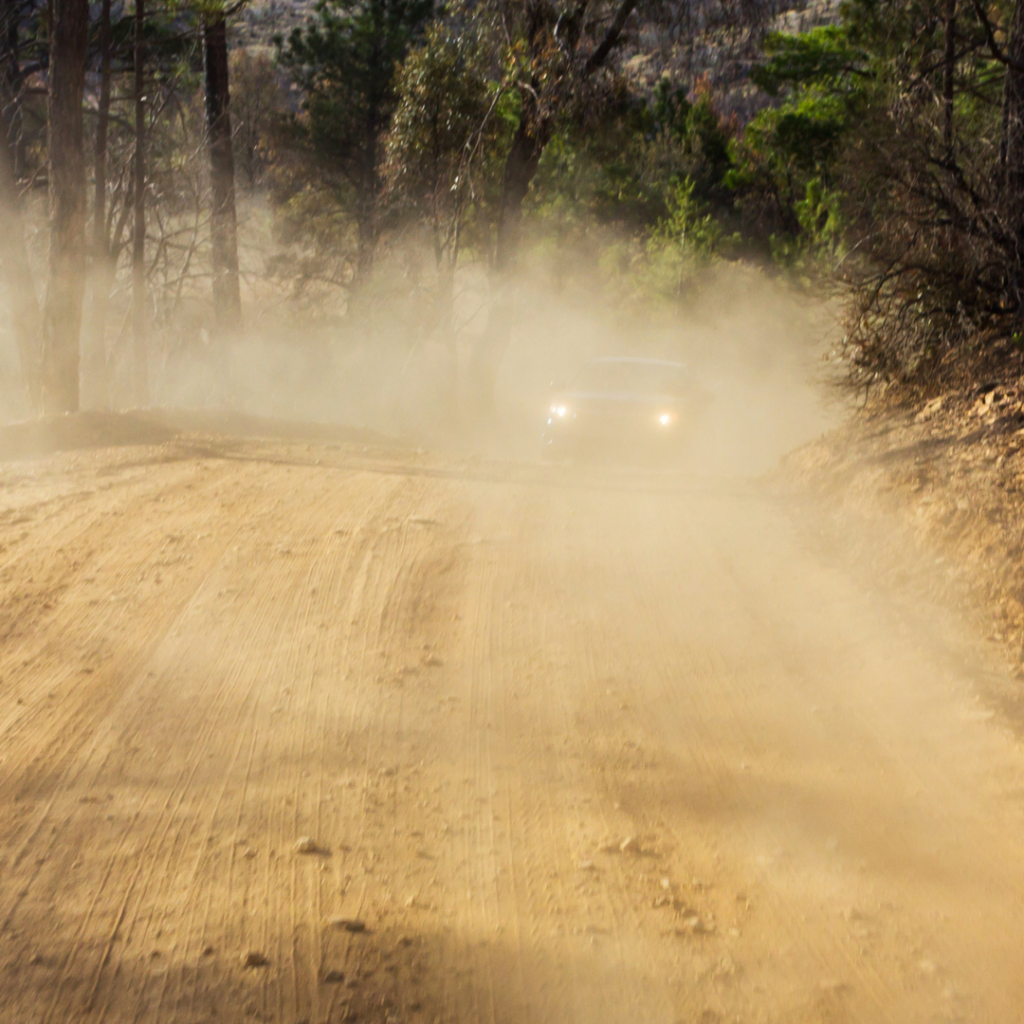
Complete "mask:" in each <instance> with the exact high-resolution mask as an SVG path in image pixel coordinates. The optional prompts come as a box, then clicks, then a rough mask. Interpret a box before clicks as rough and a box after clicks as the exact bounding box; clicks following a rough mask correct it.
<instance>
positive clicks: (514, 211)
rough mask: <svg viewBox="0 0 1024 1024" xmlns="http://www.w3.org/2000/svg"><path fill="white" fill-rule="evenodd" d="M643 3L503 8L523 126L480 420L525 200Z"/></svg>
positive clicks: (588, 0)
mask: <svg viewBox="0 0 1024 1024" xmlns="http://www.w3.org/2000/svg"><path fill="white" fill-rule="evenodd" d="M637 2H638V0H612V2H607V0H575V2H574V3H571V4H570V3H555V2H550V0H525V2H523V3H518V2H514V0H512V2H508V3H506V4H504V5H503V7H502V8H501V21H502V28H503V34H504V35H505V36H506V38H508V39H511V40H513V46H512V53H513V56H514V59H515V65H514V70H513V73H512V83H511V87H512V88H513V89H514V90H515V92H516V94H517V96H518V100H519V121H518V125H517V127H516V130H515V133H514V135H513V136H512V142H511V145H510V146H509V150H508V154H507V155H506V157H505V168H504V174H503V179H502V187H501V198H500V205H499V209H498V224H497V237H496V240H495V248H494V265H493V270H494V273H495V287H494V292H495V297H494V300H493V302H492V304H491V309H490V312H489V314H488V319H487V326H486V327H485V329H484V331H483V334H482V335H481V337H480V339H479V341H478V342H477V344H476V346H475V347H474V350H473V358H472V364H471V376H472V381H473V391H474V401H475V405H476V408H477V411H478V413H480V414H482V415H487V414H488V413H489V412H490V411H491V409H492V406H493V401H494V385H495V381H496V378H497V372H498V366H499V364H500V362H501V359H502V357H503V356H504V354H505V350H506V348H507V347H508V343H509V340H510V338H511V330H512V320H513V305H514V303H513V301H512V296H511V294H510V293H509V291H508V281H507V277H508V275H509V273H510V272H511V271H512V269H513V268H514V266H515V262H516V257H517V255H518V252H519V240H520V227H521V223H522V212H523V200H524V199H525V198H526V194H527V191H528V190H529V187H530V183H531V182H532V181H533V179H534V177H535V176H536V174H537V169H538V167H539V166H540V160H541V156H542V155H543V153H544V148H545V147H546V146H547V144H548V142H549V141H550V140H551V136H552V134H553V132H554V130H555V126H556V124H557V122H558V119H559V118H560V117H565V116H566V115H567V114H569V115H570V116H571V114H572V113H576V114H577V116H579V113H580V111H581V108H583V107H585V106H586V103H587V99H588V97H587V92H588V91H590V90H591V89H592V88H593V87H592V85H591V82H592V80H593V79H594V78H595V76H596V75H597V74H598V72H600V71H602V70H603V69H604V68H605V67H606V66H607V64H608V61H609V58H610V57H611V56H612V54H613V53H614V52H615V51H616V49H617V48H618V47H619V45H620V44H621V42H622V39H623V33H624V32H625V29H626V23H627V21H628V20H629V18H630V15H631V14H632V13H633V11H634V9H635V8H636V5H637ZM573 108H575V110H574V109H573Z"/></svg>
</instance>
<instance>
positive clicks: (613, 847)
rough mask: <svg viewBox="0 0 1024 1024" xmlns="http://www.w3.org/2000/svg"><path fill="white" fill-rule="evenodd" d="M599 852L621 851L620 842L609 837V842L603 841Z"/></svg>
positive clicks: (598, 849)
mask: <svg viewBox="0 0 1024 1024" xmlns="http://www.w3.org/2000/svg"><path fill="white" fill-rule="evenodd" d="M597 852H598V853H618V852H619V844H618V843H617V842H614V841H612V840H610V839H609V840H608V842H606V843H602V844H601V845H600V846H599V847H598V848H597Z"/></svg>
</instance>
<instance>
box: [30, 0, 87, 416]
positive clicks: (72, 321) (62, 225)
mask: <svg viewBox="0 0 1024 1024" xmlns="http://www.w3.org/2000/svg"><path fill="white" fill-rule="evenodd" d="M88 37H89V4H88V0H53V21H52V29H51V43H50V69H49V71H50V75H49V77H50V89H49V107H48V115H49V130H48V153H49V173H50V249H49V259H48V266H47V272H48V273H47V283H46V299H45V304H44V309H43V327H42V373H41V379H42V389H41V390H42V406H43V410H44V412H48V413H67V412H77V410H78V404H79V394H78V372H79V351H78V349H79V335H80V332H81V326H82V296H83V293H84V290H85V271H86V258H87V252H88V250H87V245H86V237H85V219H86V196H85V151H84V147H83V126H82V98H83V93H84V90H85V58H86V49H87V46H88Z"/></svg>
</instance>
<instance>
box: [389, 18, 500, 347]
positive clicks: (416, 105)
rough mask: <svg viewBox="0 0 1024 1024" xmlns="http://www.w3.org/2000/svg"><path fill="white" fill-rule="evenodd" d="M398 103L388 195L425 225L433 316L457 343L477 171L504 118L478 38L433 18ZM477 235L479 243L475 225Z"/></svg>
mask: <svg viewBox="0 0 1024 1024" xmlns="http://www.w3.org/2000/svg"><path fill="white" fill-rule="evenodd" d="M396 92H397V94H398V103H397V106H396V109H395V112H394V115H393V117H392V120H391V129H390V131H389V133H388V135H387V138H386V147H385V149H386V160H385V175H386V179H387V183H388V188H389V192H390V195H391V196H392V197H393V198H395V199H398V200H399V201H400V202H402V203H404V204H405V206H406V207H407V209H409V210H411V211H414V212H415V213H416V214H418V215H419V216H420V217H422V218H423V219H424V220H425V222H426V225H427V229H428V232H429V236H430V243H431V249H432V252H433V256H434V265H435V269H436V272H437V279H438V295H437V308H436V324H437V327H438V330H439V332H440V333H441V335H442V337H443V338H444V339H445V341H446V343H448V344H454V323H453V288H454V280H455V271H456V268H457V266H458V262H459V256H460V254H461V252H462V250H463V247H464V244H465V230H466V219H467V216H468V215H469V214H471V213H476V215H477V217H478V219H479V217H480V215H481V212H482V211H481V201H482V199H483V198H484V196H483V182H482V180H481V178H482V176H483V175H485V174H487V173H488V172H492V171H493V169H494V167H495V164H496V157H497V155H498V154H497V145H498V143H499V140H501V139H502V135H503V134H504V133H503V127H504V126H503V124H502V122H501V119H500V118H499V116H498V113H497V108H498V105H499V102H500V100H501V99H502V91H501V89H500V87H499V86H498V85H497V84H496V83H494V82H493V81H492V80H491V79H490V78H489V77H488V75H487V72H486V68H485V62H484V57H483V55H482V53H481V47H480V41H479V40H478V39H475V38H473V37H472V35H471V34H470V33H469V32H467V31H464V30H453V28H452V27H451V26H449V25H445V24H444V23H437V24H435V25H432V26H431V27H430V29H428V31H427V33H426V38H425V40H424V42H423V45H421V46H418V47H416V48H415V49H414V50H412V51H411V52H410V54H409V55H408V57H406V59H405V61H404V62H403V63H402V65H401V67H400V68H399V70H398V76H397V81H396ZM475 241H476V242H477V243H478V244H480V245H482V243H483V239H482V238H481V237H480V232H477V237H476V239H475Z"/></svg>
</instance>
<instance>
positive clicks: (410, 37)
mask: <svg viewBox="0 0 1024 1024" xmlns="http://www.w3.org/2000/svg"><path fill="white" fill-rule="evenodd" d="M432 11H433V0H319V2H318V3H317V6H316V19H315V21H314V22H313V23H312V24H311V25H309V26H308V27H307V28H306V29H304V30H303V29H295V30H294V31H293V32H292V34H291V35H290V36H289V37H288V39H287V40H283V39H281V38H280V37H278V39H277V40H276V42H277V46H278V52H279V56H280V61H281V64H282V65H283V67H285V68H286V69H287V71H288V72H289V73H290V74H291V76H292V78H293V79H294V80H295V81H296V82H297V83H298V84H299V86H300V87H301V88H302V90H303V93H304V97H305V98H304V100H303V110H304V113H305V119H304V121H303V122H302V123H300V124H297V125H296V128H297V131H298V134H299V137H300V138H301V140H302V141H303V142H304V143H305V144H306V145H307V146H308V148H309V149H310V151H311V152H312V153H313V154H314V155H315V157H316V159H317V161H318V164H319V166H320V167H321V169H322V170H323V172H324V174H325V175H326V177H327V180H328V182H329V184H330V185H331V187H332V189H333V191H334V193H335V196H336V197H337V200H338V202H339V203H341V204H342V205H348V206H350V207H351V209H352V210H353V213H354V216H355V221H356V226H357V230H358V240H357V255H356V261H355V274H354V281H353V284H354V285H356V286H358V285H359V284H361V283H363V282H365V281H366V280H367V278H368V277H369V276H370V273H371V269H372V266H373V256H374V250H375V248H376V244H377V234H378V227H379V225H378V219H377V207H378V202H379V199H380V194H381V189H382V185H383V180H382V176H381V155H382V154H381V144H382V138H383V135H384V132H385V130H386V128H387V126H388V123H389V121H390V118H391V112H392V110H393V109H394V106H395V101H396V94H395V75H394V72H395V66H396V65H397V64H398V63H399V62H400V61H401V60H402V58H403V57H404V56H405V54H406V52H407V51H408V49H409V47H410V46H411V45H412V44H413V42H414V41H415V39H416V38H417V36H418V34H419V33H420V32H421V31H422V29H423V27H424V26H425V24H426V23H427V21H428V19H429V18H430V16H431V14H432Z"/></svg>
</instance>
